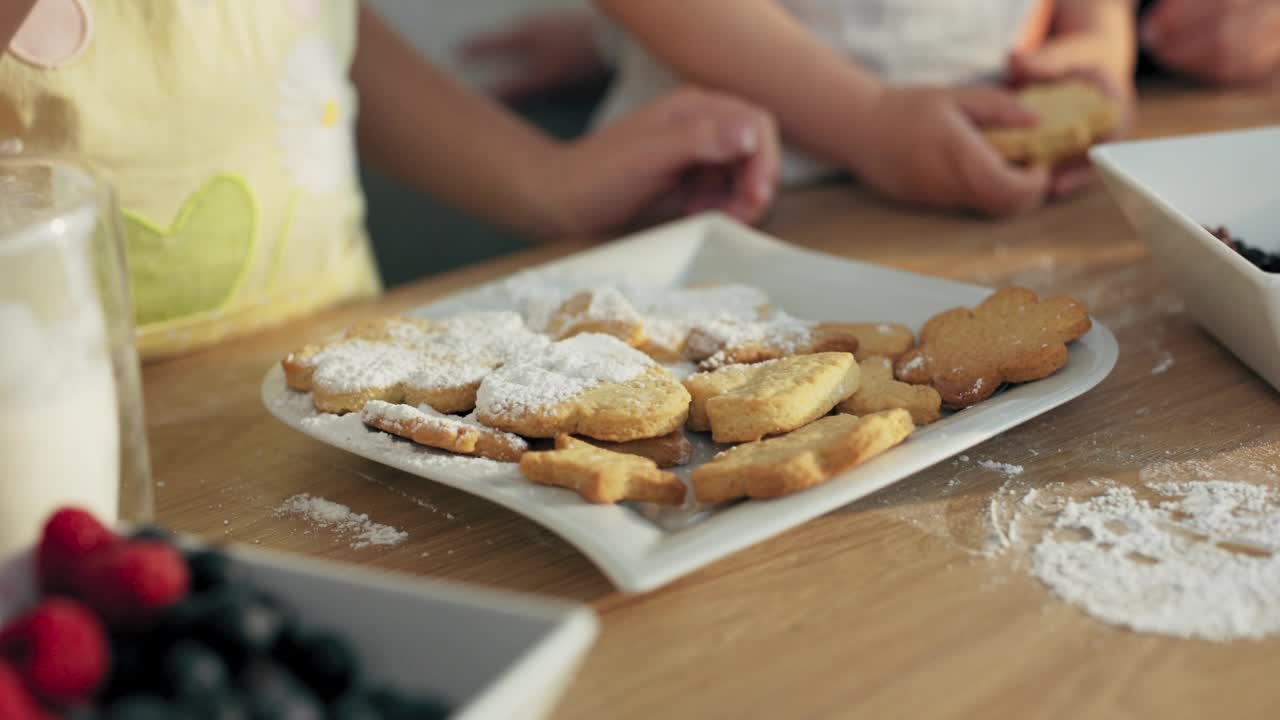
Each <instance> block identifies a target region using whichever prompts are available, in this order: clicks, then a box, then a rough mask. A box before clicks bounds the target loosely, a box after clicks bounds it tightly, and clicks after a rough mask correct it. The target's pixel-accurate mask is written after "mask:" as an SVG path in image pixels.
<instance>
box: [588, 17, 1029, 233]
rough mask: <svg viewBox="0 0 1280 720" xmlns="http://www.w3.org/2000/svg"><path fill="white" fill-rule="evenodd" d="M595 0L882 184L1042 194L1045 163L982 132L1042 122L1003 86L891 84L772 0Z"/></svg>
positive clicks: (695, 75) (660, 48)
mask: <svg viewBox="0 0 1280 720" xmlns="http://www.w3.org/2000/svg"><path fill="white" fill-rule="evenodd" d="M596 4H597V5H599V6H600V7H601V8H602V9H603V10H605V11H606V12H608V13H609V14H611V15H612V16H613V17H614V18H616V19H617V20H618V21H620V22H621V23H622V24H623V25H624V26H626V27H627V29H628V30H630V31H631V32H632V34H633V35H635V36H636V38H637V39H638V40H639V41H640V42H642V43H644V44H645V46H646V47H648V49H649V50H650V51H651V52H653V53H654V54H655V55H656V56H657V57H659V58H661V59H662V60H663V61H664V62H665V63H667V64H668V65H670V66H671V67H673V68H675V69H676V70H677V71H678V72H679V73H681V74H682V75H683V76H684V77H685V78H686V79H688V80H691V81H693V82H698V83H703V84H705V85H708V86H710V87H716V88H722V89H725V90H728V91H730V92H734V93H737V94H740V95H742V96H743V97H746V98H748V99H750V100H753V101H755V102H758V103H760V104H762V105H764V106H765V107H767V108H769V109H770V110H772V111H773V112H774V113H775V114H776V115H777V117H778V122H779V124H780V125H781V127H782V130H783V133H784V135H786V136H787V138H788V139H789V140H790V141H792V142H794V143H795V144H797V145H799V146H800V147H802V148H804V149H805V150H808V151H809V152H811V153H813V154H815V155H817V156H819V157H822V158H824V159H826V160H828V161H833V162H835V163H837V164H838V165H840V166H842V167H844V168H848V169H849V170H851V171H853V172H854V173H855V174H856V175H858V176H859V177H860V178H861V179H862V180H863V181H864V182H866V183H867V184H869V185H871V186H873V187H874V188H876V189H878V190H880V191H881V192H883V193H885V194H888V195H890V196H892V197H895V198H899V199H904V200H909V201H913V202H922V203H925V204H929V205H934V206H940V207H954V206H965V207H974V208H977V209H980V210H984V211H986V212H988V213H991V214H997V215H1000V214H1008V213H1012V212H1017V211H1020V210H1024V209H1026V208H1029V207H1031V206H1034V205H1036V204H1038V203H1039V202H1040V200H1041V198H1042V196H1043V192H1044V186H1045V177H1044V174H1043V173H1042V172H1038V171H1025V170H1019V169H1016V168H1013V167H1010V166H1008V165H1007V164H1006V163H1004V162H1003V161H1002V160H1001V159H1000V158H999V157H998V156H997V155H996V153H995V152H994V151H992V150H991V148H990V147H989V146H988V145H987V144H986V142H985V141H984V140H983V138H982V136H981V134H980V133H979V132H978V126H979V125H988V124H990V125H1021V124H1028V123H1031V122H1034V118H1033V117H1029V116H1028V114H1027V113H1026V111H1025V110H1024V109H1023V108H1022V107H1021V106H1020V105H1018V104H1017V103H1016V101H1015V100H1014V98H1013V97H1012V95H1010V94H1009V93H1007V92H1005V91H1003V90H998V89H955V90H952V89H892V88H885V87H883V86H882V85H881V84H880V83H879V82H878V81H877V80H876V79H875V78H874V77H873V76H872V75H871V73H869V72H868V71H866V70H865V69H863V68H861V67H858V66H857V65H856V64H854V63H852V62H850V61H849V60H848V59H846V58H844V57H841V56H840V55H839V54H837V53H836V52H835V51H833V50H831V49H830V48H828V47H826V46H825V45H823V44H822V43H821V42H819V41H818V40H817V39H816V38H814V37H813V36H812V35H811V33H810V32H809V31H808V30H807V29H806V28H805V27H804V26H802V25H801V24H800V23H798V22H796V20H795V19H794V18H793V17H791V15H789V14H788V13H787V12H786V11H785V10H784V9H782V8H781V7H780V6H779V4H778V3H777V1H776V0H733V2H731V3H729V2H725V1H724V0H645V1H644V2H636V1H635V0H597V2H596ZM730 5H731V6H732V7H730Z"/></svg>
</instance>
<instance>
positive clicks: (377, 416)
mask: <svg viewBox="0 0 1280 720" xmlns="http://www.w3.org/2000/svg"><path fill="white" fill-rule="evenodd" d="M360 419H361V420H363V421H364V424H365V425H368V426H370V427H374V428H377V429H379V430H383V431H386V432H389V433H391V434H392V435H398V436H400V437H402V438H405V439H406V440H412V441H413V442H416V443H418V444H419V445H427V446H429V447H433V448H439V449H441V450H448V451H449V452H452V453H458V454H459V455H478V456H480V457H486V458H489V459H490V460H499V461H502V462H517V461H518V460H520V456H521V455H523V454H524V453H525V451H526V450H528V449H529V445H528V443H526V442H525V441H524V439H523V438H521V437H520V436H518V435H512V434H511V433H506V432H502V431H501V430H494V429H493V428H490V427H485V426H483V425H481V424H480V423H478V422H476V421H475V420H473V419H470V418H460V417H457V416H455V415H445V414H443V413H439V412H436V411H435V410H434V409H432V408H431V407H430V406H427V405H422V406H420V407H414V406H412V405H397V404H393V403H388V402H383V401H381V400H373V401H370V402H367V403H365V406H364V408H363V409H362V410H361V411H360Z"/></svg>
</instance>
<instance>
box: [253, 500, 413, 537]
mask: <svg viewBox="0 0 1280 720" xmlns="http://www.w3.org/2000/svg"><path fill="white" fill-rule="evenodd" d="M275 515H277V516H284V515H301V516H302V517H304V518H306V519H307V520H308V521H309V522H311V523H312V524H314V525H317V526H319V527H322V528H325V529H328V530H333V531H335V532H337V533H339V534H341V535H347V536H350V537H351V539H352V542H351V547H352V548H354V549H356V550H359V549H361V548H366V547H369V546H371V545H384V546H389V545H399V544H400V543H402V542H404V541H405V540H408V539H409V533H406V532H404V531H403V530H399V529H396V528H393V527H391V526H390V525H383V524H381V523H376V522H373V521H372V520H370V519H369V516H368V515H365V514H364V513H357V512H355V511H354V510H352V509H351V508H349V507H347V506H346V505H342V504H340V503H336V502H333V501H332V500H325V499H324V498H319V497H315V496H312V495H308V494H306V493H303V494H300V495H294V496H293V497H291V498H289V499H287V500H285V501H284V502H283V503H281V504H280V505H279V506H278V507H277V508H276V509H275Z"/></svg>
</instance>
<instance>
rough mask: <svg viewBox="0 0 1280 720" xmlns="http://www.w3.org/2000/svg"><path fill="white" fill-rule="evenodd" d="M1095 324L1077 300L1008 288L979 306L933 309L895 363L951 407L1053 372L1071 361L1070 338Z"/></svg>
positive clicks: (906, 378)
mask: <svg viewBox="0 0 1280 720" xmlns="http://www.w3.org/2000/svg"><path fill="white" fill-rule="evenodd" d="M1090 327H1092V323H1091V322H1090V320H1089V313H1088V312H1087V311H1086V310H1085V308H1084V306H1083V305H1082V304H1081V303H1080V302H1079V301H1078V300H1075V299H1072V298H1069V297H1054V298H1049V299H1047V300H1040V299H1039V298H1038V297H1037V296H1036V294H1035V293H1033V292H1031V291H1030V290H1027V289H1026V288H1018V287H1013V288H1005V289H1004V290H1000V291H998V292H996V293H994V294H992V295H991V296H990V297H988V298H987V299H986V300H984V301H983V302H982V304H981V305H979V306H978V307H977V308H975V309H973V310H969V309H968V308H955V309H954V310H948V311H947V312H944V313H942V314H940V315H936V316H934V317H933V318H932V319H930V320H929V322H927V323H925V326H924V329H923V330H922V331H921V332H920V347H918V348H915V349H914V350H912V351H911V352H908V353H907V354H905V355H903V356H902V357H900V358H898V361H897V363H896V364H895V366H894V370H895V373H896V375H897V377H898V379H899V380H902V381H903V382H909V383H911V384H913V385H932V386H933V387H934V388H935V389H936V390H937V391H938V393H939V394H940V395H941V396H942V404H943V405H945V406H946V407H949V408H963V407H969V406H970V405H973V404H974V403H978V402H981V401H983V400H986V399H987V398H989V397H991V395H992V394H993V393H994V392H995V391H996V389H998V388H999V387H1000V386H1001V385H1002V384H1004V383H1006V382H1011V383H1019V382H1029V381H1031V380H1039V379H1041V378H1045V377H1048V376H1050V375H1052V374H1054V373H1055V372H1057V371H1058V370H1060V369H1061V368H1062V366H1063V365H1066V364H1067V355H1068V352H1067V343H1069V342H1071V341H1072V340H1075V339H1077V338H1079V337H1081V336H1083V335H1084V334H1085V333H1087V332H1089V328H1090Z"/></svg>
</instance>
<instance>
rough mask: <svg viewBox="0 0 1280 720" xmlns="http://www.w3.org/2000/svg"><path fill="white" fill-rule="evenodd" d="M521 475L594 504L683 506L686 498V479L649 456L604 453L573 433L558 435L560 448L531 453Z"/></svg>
mask: <svg viewBox="0 0 1280 720" xmlns="http://www.w3.org/2000/svg"><path fill="white" fill-rule="evenodd" d="M520 473H521V474H522V475H524V476H525V477H526V478H528V479H529V480H531V481H533V482H535V483H538V484H539V485H554V486H557V487H562V488H566V489H569V490H573V491H575V492H577V493H578V494H579V495H581V496H582V497H583V499H585V500H587V501H589V502H593V503H616V502H620V501H622V500H638V501H642V502H651V503H657V504H659V505H681V504H683V503H684V498H685V494H686V491H685V485H684V483H682V482H680V478H678V477H676V476H675V474H674V473H670V472H666V471H664V470H659V469H658V466H657V465H656V464H655V463H654V462H653V461H652V460H649V459H648V458H642V457H639V456H637V455H628V454H625V453H619V452H613V451H611V450H603V449H601V448H598V447H596V446H594V445H591V444H590V443H587V442H583V441H582V440H577V439H574V438H571V437H569V436H567V435H560V436H558V437H556V449H555V450H547V451H541V452H528V453H525V454H524V457H522V458H520Z"/></svg>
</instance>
